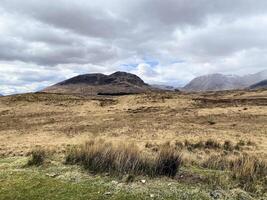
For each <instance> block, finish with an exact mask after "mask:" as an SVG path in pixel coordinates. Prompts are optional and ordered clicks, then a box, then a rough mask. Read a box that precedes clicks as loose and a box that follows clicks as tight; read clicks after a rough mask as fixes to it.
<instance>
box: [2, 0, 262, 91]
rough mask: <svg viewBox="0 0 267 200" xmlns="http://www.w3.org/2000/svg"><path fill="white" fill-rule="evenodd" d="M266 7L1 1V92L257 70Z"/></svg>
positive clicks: (228, 0)
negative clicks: (107, 78) (102, 77)
mask: <svg viewBox="0 0 267 200" xmlns="http://www.w3.org/2000/svg"><path fill="white" fill-rule="evenodd" d="M266 9H267V2H266V1H265V0H258V1H257V2H255V1H252V0H236V1H232V0H224V1H216V0H196V1H190V3H189V2H188V1H186V0H165V1H162V0H128V1H127V3H126V2H125V1H124V0H110V1H104V0H98V1H94V2H91V1H87V0H78V1H71V0H57V1H56V2H55V1H54V0H46V1H37V0H27V1H21V0H2V1H1V3H0V72H1V75H0V93H5V94H8V93H17V92H25V91H36V90H38V89H39V88H43V87H45V86H47V85H50V84H53V83H56V82H57V81H60V80H62V79H64V78H69V77H71V76H72V75H76V74H82V73H91V72H103V73H111V72H113V71H116V70H125V71H129V72H134V73H136V74H138V75H140V76H141V77H142V78H143V79H144V80H145V81H147V82H149V83H165V84H173V85H182V84H185V83H186V82H188V81H189V80H190V79H192V78H194V77H195V76H198V75H202V74H206V73H215V72H222V73H231V74H234V73H239V74H245V73H253V72H257V71H260V70H263V69H266V64H267V60H266V58H265V57H266V56H265V55H266V51H267V50H266V48H267V40H266V37H265V35H266V34H267V28H266V27H267V26H266V25H267V14H266ZM148 58H149V59H148ZM151 61H153V62H151ZM154 61H156V62H154ZM16 72H17V73H16Z"/></svg>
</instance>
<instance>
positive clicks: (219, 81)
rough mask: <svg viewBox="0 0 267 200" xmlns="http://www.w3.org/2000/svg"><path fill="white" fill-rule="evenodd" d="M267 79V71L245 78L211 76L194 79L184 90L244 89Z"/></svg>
mask: <svg viewBox="0 0 267 200" xmlns="http://www.w3.org/2000/svg"><path fill="white" fill-rule="evenodd" d="M265 79H267V70H264V71H261V72H259V73H256V74H250V75H245V76H236V75H223V74H209V75H205V76H199V77H197V78H195V79H193V80H192V81H191V82H190V83H188V84H187V85H186V86H185V87H183V90H185V91H196V92H201V91H219V90H234V89H244V88H249V87H250V86H251V85H253V84H256V83H258V82H259V81H262V80H265Z"/></svg>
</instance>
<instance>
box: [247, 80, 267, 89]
mask: <svg viewBox="0 0 267 200" xmlns="http://www.w3.org/2000/svg"><path fill="white" fill-rule="evenodd" d="M263 88H265V89H267V79H266V80H263V81H260V82H258V83H256V84H253V85H251V86H250V87H249V89H252V90H256V89H263Z"/></svg>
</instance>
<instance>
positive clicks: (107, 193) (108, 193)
mask: <svg viewBox="0 0 267 200" xmlns="http://www.w3.org/2000/svg"><path fill="white" fill-rule="evenodd" d="M111 194H112V193H111V192H105V193H104V195H107V196H108V195H111Z"/></svg>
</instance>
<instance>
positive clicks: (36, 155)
mask: <svg viewBox="0 0 267 200" xmlns="http://www.w3.org/2000/svg"><path fill="white" fill-rule="evenodd" d="M46 156H47V152H46V150H44V149H35V150H33V151H32V152H31V158H30V160H29V161H28V163H27V165H28V166H41V165H43V164H44V161H45V158H46Z"/></svg>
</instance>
